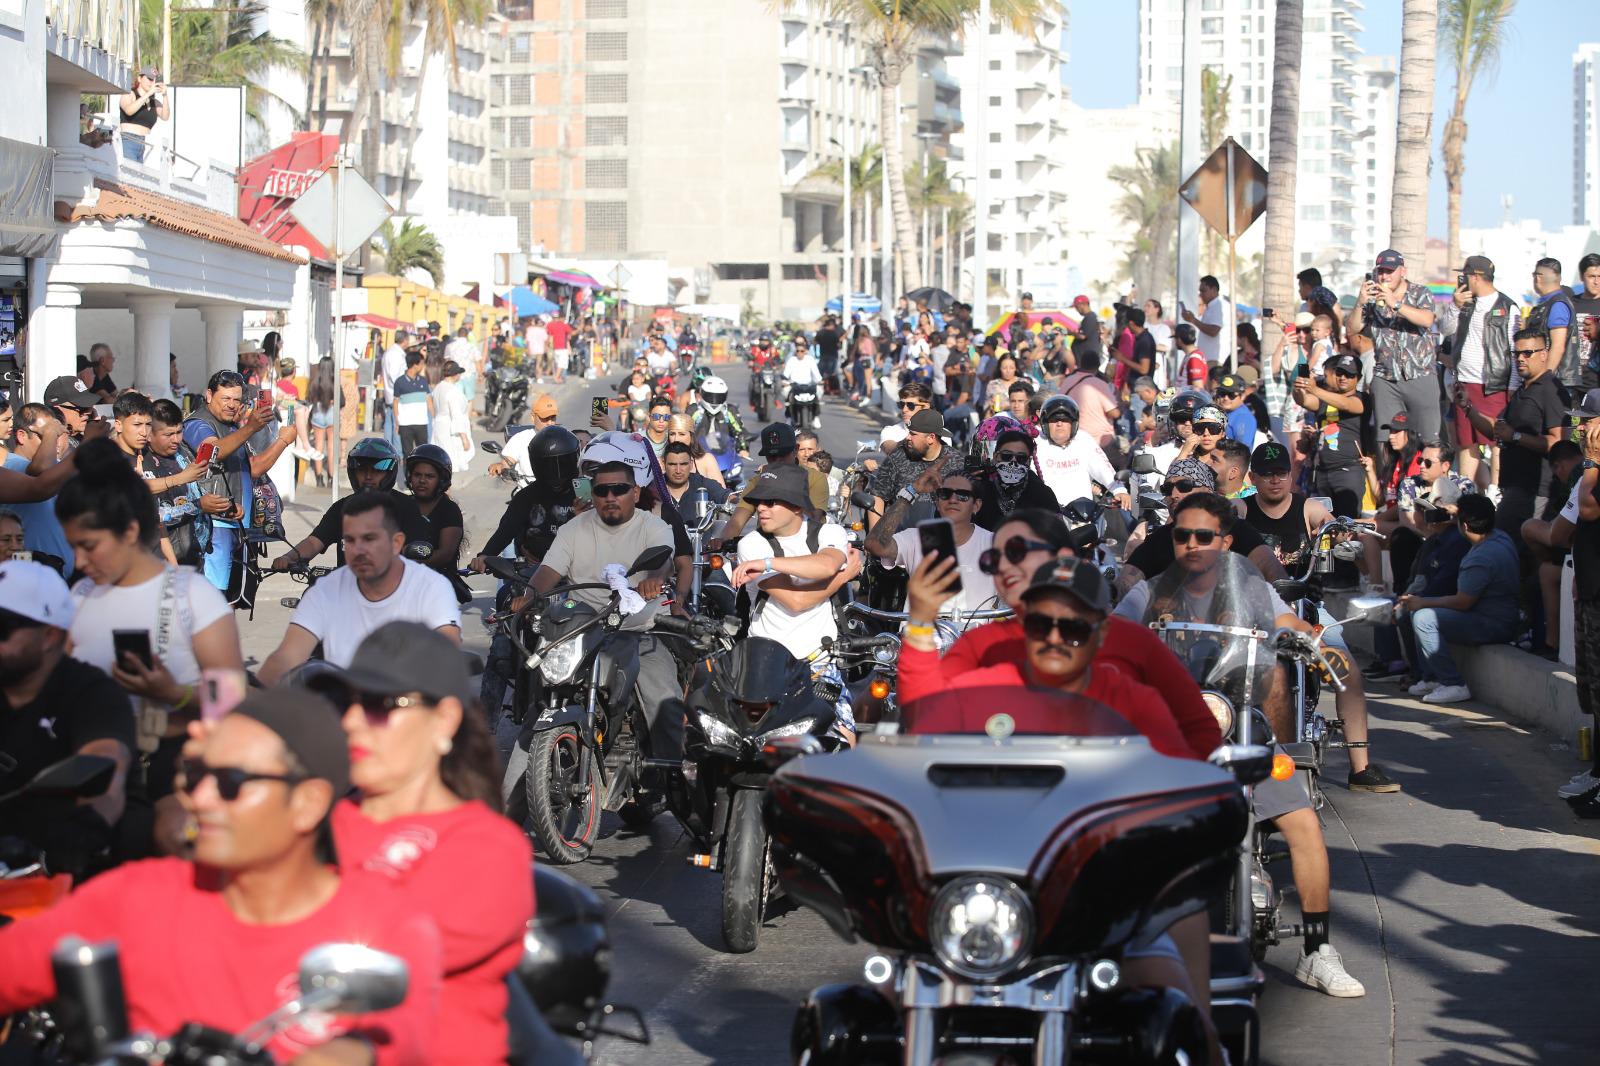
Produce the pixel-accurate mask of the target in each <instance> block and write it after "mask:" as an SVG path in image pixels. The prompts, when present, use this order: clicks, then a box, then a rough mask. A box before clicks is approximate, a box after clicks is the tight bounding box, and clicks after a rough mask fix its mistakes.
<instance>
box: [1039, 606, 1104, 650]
mask: <svg viewBox="0 0 1600 1066" xmlns="http://www.w3.org/2000/svg"><path fill="white" fill-rule="evenodd" d="M1052 630H1054V631H1055V632H1057V633H1059V634H1061V643H1063V644H1065V645H1066V646H1067V647H1069V648H1081V647H1083V646H1084V645H1085V644H1087V643H1089V639H1090V638H1091V637H1093V636H1094V623H1093V622H1086V621H1084V620H1083V619H1082V618H1055V617H1053V616H1051V615H1048V614H1025V615H1023V616H1022V634H1023V636H1025V637H1027V638H1028V639H1029V640H1049V639H1050V633H1051V631H1052Z"/></svg>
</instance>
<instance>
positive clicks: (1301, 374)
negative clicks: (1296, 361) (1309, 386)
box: [1294, 359, 1311, 380]
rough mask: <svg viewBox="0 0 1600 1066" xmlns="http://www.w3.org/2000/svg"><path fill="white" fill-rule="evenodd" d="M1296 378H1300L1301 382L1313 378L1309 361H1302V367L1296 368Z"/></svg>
mask: <svg viewBox="0 0 1600 1066" xmlns="http://www.w3.org/2000/svg"><path fill="white" fill-rule="evenodd" d="M1294 376H1295V377H1297V378H1300V379H1301V380H1304V379H1306V378H1308V377H1310V376H1311V361H1310V360H1309V359H1302V360H1300V365H1299V366H1298V367H1296V368H1295V372H1294Z"/></svg>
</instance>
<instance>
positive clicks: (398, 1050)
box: [0, 689, 441, 1064]
mask: <svg viewBox="0 0 1600 1066" xmlns="http://www.w3.org/2000/svg"><path fill="white" fill-rule="evenodd" d="M349 787H350V757H349V754H348V749H347V746H346V741H345V737H344V731H343V729H342V728H341V727H340V725H339V711H338V709H337V708H335V707H334V706H333V705H332V704H330V703H328V702H327V701H326V700H325V699H323V698H322V697H320V696H316V695H313V694H311V693H307V692H303V691H297V690H290V689H282V690H276V691H268V692H256V693H254V694H252V695H250V696H248V697H246V698H245V700H244V702H243V703H241V704H240V705H239V706H238V707H237V708H235V709H234V710H233V711H232V713H230V714H228V715H226V716H225V717H223V718H222V719H221V720H219V721H218V722H217V723H216V724H215V726H214V727H213V728H212V729H210V730H209V731H208V732H207V733H206V734H205V735H204V737H203V739H200V740H197V741H194V742H192V744H191V749H190V753H189V757H188V758H186V759H185V760H184V762H183V763H182V764H181V769H180V778H179V788H180V795H181V797H182V802H183V806H184V809H185V810H186V811H187V812H188V814H189V817H190V825H191V827H192V830H191V831H192V834H193V839H194V861H193V863H190V862H188V861H186V860H183V859H156V860H152V861H149V862H140V863H134V864H132V865H128V866H123V867H121V868H119V869H116V870H113V871H111V872H109V873H105V874H102V875H101V876H99V877H97V878H95V879H94V880H92V881H90V882H88V883H87V884H85V885H83V886H81V887H79V888H78V889H77V890H76V891H74V892H73V893H72V894H71V895H70V896H68V897H67V898H66V899H65V900H62V901H61V902H60V903H58V904H56V905H55V906H54V907H52V908H50V909H49V910H47V911H45V912H44V913H43V914H41V915H40V916H38V917H36V918H31V919H25V920H23V921H20V922H17V923H16V924H14V925H11V926H8V927H6V928H5V929H0V1012H3V1013H11V1012H13V1011H18V1010H23V1009H26V1008H28V1007H33V1006H38V1005H41V1004H43V1003H45V1002H48V1001H49V1000H50V999H51V998H52V997H53V996H54V995H55V992H56V987H55V980H54V975H53V974H52V972H51V964H50V955H51V952H52V950H54V949H55V947H56V945H57V944H58V943H59V942H60V941H61V940H62V938H64V937H69V936H76V937H79V938H81V939H84V940H88V941H91V942H93V941H101V940H114V941H116V943H117V947H118V950H119V955H120V962H121V967H122V974H123V987H124V989H125V991H126V995H127V1007H128V1020H129V1022H130V1024H131V1027H132V1028H133V1029H134V1030H135V1031H146V1032H151V1033H154V1034H156V1035H158V1036H167V1035H169V1034H172V1033H175V1032H176V1031H177V1030H178V1029H179V1027H181V1026H183V1025H184V1024H186V1023H190V1022H193V1023H197V1024H201V1025H206V1026H210V1027H212V1028H215V1029H220V1030H222V1031H224V1032H228V1033H238V1032H242V1031H244V1030H245V1029H246V1028H247V1027H248V1026H250V1025H252V1024H253V1023H255V1022H257V1021H259V1020H260V1019H261V1018H263V1017H265V1016H266V1015H268V1014H269V1013H271V1012H272V1011H273V1010H275V1009H277V1008H278V1007H281V1006H283V1005H284V1004H285V1003H286V1002H287V1001H288V1000H289V999H290V998H291V997H293V996H294V995H296V994H297V992H298V988H297V986H296V983H295V980H294V975H295V973H296V972H297V970H298V968H299V960H300V957H301V956H302V955H304V954H305V952H307V951H308V950H310V949H311V948H313V947H315V946H317V945H319V944H326V943H333V942H354V943H361V944H367V945H370V946H372V947H374V948H376V949H378V950H380V951H386V952H389V953H391V954H394V955H397V956H399V957H400V958H401V959H402V960H403V961H404V962H405V964H406V968H407V991H406V997H405V1000H404V1001H403V1002H402V1003H401V1004H400V1005H399V1006H398V1007H395V1008H393V1009H391V1010H387V1011H381V1012H377V1013H374V1014H369V1015H363V1016H359V1017H354V1016H332V1015H328V1016H323V1015H315V1016H311V1017H308V1018H305V1019H302V1022H303V1024H301V1025H299V1026H296V1027H293V1028H290V1029H288V1030H285V1031H284V1032H281V1033H278V1034H277V1035H276V1036H274V1037H273V1038H272V1039H271V1040H270V1041H269V1042H268V1043H267V1045H266V1048H265V1050H266V1052H267V1053H268V1054H269V1055H270V1056H271V1058H272V1059H273V1060H274V1061H279V1062H288V1061H290V1060H295V1061H301V1062H317V1063H352V1064H353V1063H376V1064H390V1063H395V1064H398V1063H425V1062H428V1061H432V1056H431V1055H430V1052H431V1050H432V1049H431V1044H432V1042H433V1029H434V1019H435V1004H436V1002H437V998H438V995H439V988H440V983H441V977H440V966H441V949H440V937H439V931H438V929H437V928H436V926H435V925H434V923H433V920H432V919H431V918H429V917H427V916H426V915H421V914H416V913H414V908H412V907H409V906H408V905H407V902H406V900H405V899H404V897H403V896H402V894H401V893H400V892H399V891H398V890H397V889H395V888H394V887H393V886H392V885H391V884H389V883H388V881H387V879H386V878H384V877H382V876H380V875H378V874H375V873H367V872H365V871H359V870H358V871H349V872H345V873H340V872H339V871H338V870H337V868H335V867H334V866H331V865H329V864H328V863H327V862H326V860H325V858H324V856H323V854H322V846H323V844H324V842H325V840H326V839H327V827H328V819H329V812H330V811H331V810H332V807H333V804H334V803H335V802H336V801H337V800H338V799H339V798H340V797H341V796H342V795H344V793H345V792H347V791H348V790H349ZM313 1020H314V1024H313Z"/></svg>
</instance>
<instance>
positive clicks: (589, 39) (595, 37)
mask: <svg viewBox="0 0 1600 1066" xmlns="http://www.w3.org/2000/svg"><path fill="white" fill-rule="evenodd" d="M583 54H584V57H585V58H586V59H589V60H592V61H594V62H597V63H600V62H612V61H623V60H626V59H627V58H628V35H627V34H626V33H602V32H597V31H594V30H591V31H590V32H588V33H586V34H584V35H583Z"/></svg>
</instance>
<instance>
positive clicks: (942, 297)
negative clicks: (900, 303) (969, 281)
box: [906, 287, 956, 315]
mask: <svg viewBox="0 0 1600 1066" xmlns="http://www.w3.org/2000/svg"><path fill="white" fill-rule="evenodd" d="M906 299H908V300H910V301H911V304H912V306H913V307H914V306H916V305H917V304H919V303H923V304H927V305H928V310H930V311H937V312H939V313H940V314H941V315H942V314H944V313H945V312H946V311H948V310H950V308H952V307H954V306H955V303H956V298H955V297H954V296H951V295H950V294H949V293H947V292H945V291H944V290H943V289H935V288H932V287H925V288H921V289H912V290H911V291H910V292H908V293H906Z"/></svg>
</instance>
